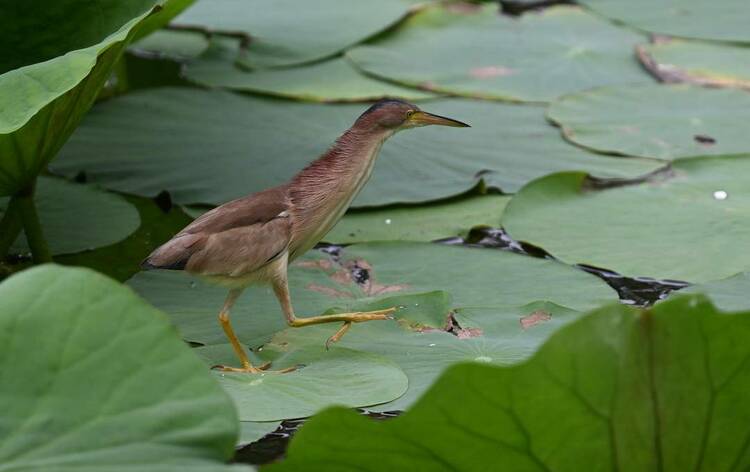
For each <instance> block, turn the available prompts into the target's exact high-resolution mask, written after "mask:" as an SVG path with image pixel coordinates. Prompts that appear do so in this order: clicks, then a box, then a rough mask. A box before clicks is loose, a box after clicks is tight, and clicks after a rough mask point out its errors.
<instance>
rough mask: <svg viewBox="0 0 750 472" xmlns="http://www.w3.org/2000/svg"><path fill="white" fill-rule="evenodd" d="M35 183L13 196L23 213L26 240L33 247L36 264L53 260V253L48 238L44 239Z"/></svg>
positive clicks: (32, 253) (32, 251)
mask: <svg viewBox="0 0 750 472" xmlns="http://www.w3.org/2000/svg"><path fill="white" fill-rule="evenodd" d="M35 184H36V182H34V183H32V184H31V185H29V186H28V187H27V188H25V189H24V190H22V191H21V192H19V193H18V194H16V195H15V196H14V197H13V198H14V199H15V200H16V201H17V205H18V209H19V211H20V213H21V221H22V222H23V229H24V232H25V233H26V241H28V243H29V247H30V248H31V255H32V258H33V260H34V264H43V263H45V262H52V254H51V253H50V250H49V246H47V240H45V239H44V232H43V231H42V225H41V224H40V223H39V216H38V215H37V213H36V205H34V187H35Z"/></svg>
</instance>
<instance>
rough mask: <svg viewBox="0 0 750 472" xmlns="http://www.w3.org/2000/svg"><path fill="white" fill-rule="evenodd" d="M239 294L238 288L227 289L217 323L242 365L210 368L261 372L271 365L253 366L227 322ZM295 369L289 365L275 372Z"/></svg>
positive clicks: (248, 372) (251, 372)
mask: <svg viewBox="0 0 750 472" xmlns="http://www.w3.org/2000/svg"><path fill="white" fill-rule="evenodd" d="M240 294H242V290H240V289H232V290H230V291H229V295H227V299H226V301H225V302H224V306H223V307H222V309H221V312H220V313H219V323H220V324H221V327H222V329H224V334H226V336H227V338H228V339H229V342H230V343H232V348H233V349H234V352H235V354H237V357H239V358H240V363H241V364H242V367H228V366H224V365H216V366H213V367H212V369H217V370H221V371H222V372H242V373H247V374H259V373H261V372H265V371H266V369H268V367H269V366H270V365H271V364H270V363H266V364H263V365H262V366H260V367H255V366H253V364H252V363H251V362H250V358H248V357H247V353H246V352H245V350H244V349H243V348H242V344H240V340H239V339H237V335H236V334H234V329H232V324H231V323H230V322H229V310H230V309H231V308H232V306H233V305H234V303H235V302H236V301H237V298H239V296H240ZM293 370H295V367H289V368H286V369H283V370H280V371H277V372H291V371H293Z"/></svg>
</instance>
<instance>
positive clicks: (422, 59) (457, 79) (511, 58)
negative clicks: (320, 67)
mask: <svg viewBox="0 0 750 472" xmlns="http://www.w3.org/2000/svg"><path fill="white" fill-rule="evenodd" d="M642 40H643V37H642V36H641V35H640V34H638V33H634V32H632V31H629V30H626V29H622V28H618V27H616V26H614V25H612V24H610V23H608V22H606V21H603V20H600V19H598V18H596V17H594V16H592V15H590V14H588V13H586V12H584V11H583V10H581V9H579V8H576V7H568V6H565V7H552V8H548V9H546V10H544V11H543V12H541V13H538V14H529V15H524V16H522V17H521V18H520V19H514V18H509V17H506V16H500V15H498V14H497V6H496V5H487V6H485V7H476V8H469V9H468V11H466V10H464V9H457V8H456V7H455V6H452V5H446V6H442V7H433V8H427V9H425V10H424V11H422V12H419V13H417V14H415V15H413V16H411V17H410V18H409V19H408V20H407V21H406V22H404V24H403V25H401V26H400V27H399V28H398V29H397V30H395V31H394V32H393V33H391V34H389V35H387V36H384V37H383V38H382V39H380V40H378V41H375V42H374V43H371V44H367V45H364V46H359V47H357V48H354V49H352V50H350V51H348V52H347V57H349V58H350V59H352V60H353V61H354V62H355V64H356V65H357V66H359V67H360V68H362V69H363V70H365V71H367V72H368V73H370V74H373V75H375V76H378V77H383V78H386V79H390V80H396V81H398V82H401V83H404V84H407V85H411V86H418V87H421V88H424V89H426V90H431V91H437V92H447V93H451V94H457V95H464V96H470V97H480V98H494V99H504V100H520V101H531V102H545V101H550V100H554V99H555V98H556V97H558V96H560V95H562V94H565V93H569V92H574V91H579V90H585V89H588V88H591V87H595V86H600V85H609V84H626V83H633V82H651V79H649V77H648V76H647V75H645V74H644V73H643V70H641V68H640V67H639V66H638V63H637V62H636V61H635V60H634V58H633V47H634V46H635V45H636V44H637V43H638V42H642Z"/></svg>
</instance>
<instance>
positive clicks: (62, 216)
mask: <svg viewBox="0 0 750 472" xmlns="http://www.w3.org/2000/svg"><path fill="white" fill-rule="evenodd" d="M7 204H8V199H7V198H2V199H0V215H2V214H3V211H4V210H5V209H6V208H7ZM36 204H37V207H38V212H39V219H40V220H41V224H42V228H43V229H44V234H45V235H46V236H47V238H49V242H50V250H51V251H52V253H53V254H66V253H73V252H80V251H85V250H88V249H93V248H96V247H100V246H107V245H109V244H114V243H116V242H118V241H121V240H123V239H125V238H126V237H127V236H128V235H129V234H131V233H133V232H134V231H135V230H136V229H138V225H139V224H140V218H139V216H138V210H136V209H135V207H133V205H131V204H130V203H128V202H127V201H125V200H124V199H123V198H122V197H120V196H119V195H115V194H113V193H108V192H104V191H102V190H99V189H97V188H95V187H92V186H90V185H82V184H74V183H71V182H68V181H65V180H61V179H55V178H51V177H40V178H39V182H38V188H37V192H36ZM71 208H72V209H74V210H73V213H74V214H75V217H74V218H73V219H71ZM11 252H14V253H27V252H29V247H28V245H27V244H26V238H25V237H24V234H23V233H21V235H20V236H19V237H18V239H17V240H16V242H15V244H14V245H13V246H12V247H11Z"/></svg>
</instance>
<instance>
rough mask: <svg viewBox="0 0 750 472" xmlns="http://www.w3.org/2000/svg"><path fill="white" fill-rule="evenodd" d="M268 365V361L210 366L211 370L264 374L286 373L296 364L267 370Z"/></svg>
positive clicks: (294, 368)
mask: <svg viewBox="0 0 750 472" xmlns="http://www.w3.org/2000/svg"><path fill="white" fill-rule="evenodd" d="M269 367H271V363H270V362H266V363H265V364H263V365H261V366H259V367H255V366H252V365H246V366H243V367H229V366H226V365H215V366H212V367H211V369H212V370H218V371H220V372H236V373H241V374H264V373H276V374H286V373H287V372H293V371H295V370H297V366H293V367H287V368H286V369H280V370H268V369H269Z"/></svg>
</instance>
